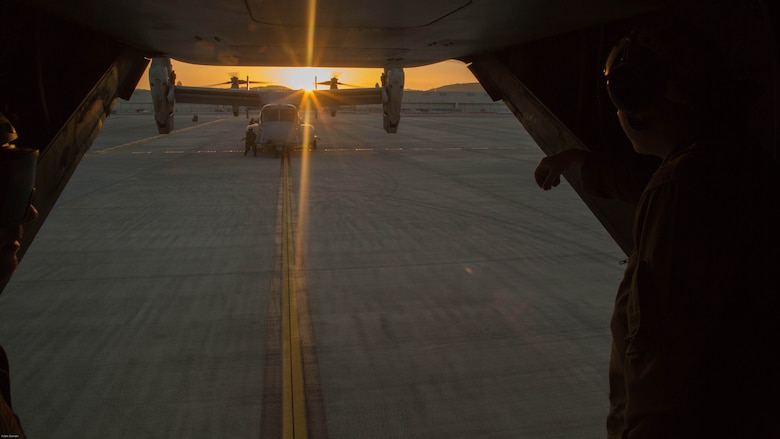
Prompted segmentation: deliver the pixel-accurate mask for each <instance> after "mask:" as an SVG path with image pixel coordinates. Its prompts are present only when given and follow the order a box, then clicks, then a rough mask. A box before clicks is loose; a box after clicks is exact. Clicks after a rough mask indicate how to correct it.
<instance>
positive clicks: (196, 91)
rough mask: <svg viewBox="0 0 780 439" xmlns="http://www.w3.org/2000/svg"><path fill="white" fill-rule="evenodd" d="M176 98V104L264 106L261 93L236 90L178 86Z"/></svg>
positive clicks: (175, 92)
mask: <svg viewBox="0 0 780 439" xmlns="http://www.w3.org/2000/svg"><path fill="white" fill-rule="evenodd" d="M174 96H175V100H176V102H180V103H186V104H210V105H234V106H239V107H260V106H262V105H263V99H262V94H261V93H260V92H257V91H254V90H242V89H235V88H222V89H220V88H208V87H185V86H176V87H175V88H174Z"/></svg>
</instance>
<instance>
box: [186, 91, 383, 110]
mask: <svg viewBox="0 0 780 439" xmlns="http://www.w3.org/2000/svg"><path fill="white" fill-rule="evenodd" d="M174 96H175V100H176V102H179V103H188V104H212V105H232V106H240V107H252V108H257V107H262V106H263V105H265V104H272V103H280V104H295V105H298V106H300V105H302V104H303V103H304V102H305V101H309V102H310V103H311V104H312V105H315V106H318V107H334V106H341V105H369V104H381V103H382V90H381V89H379V88H356V89H344V90H313V91H310V92H305V91H303V90H292V91H289V92H286V91H260V90H242V89H233V88H227V89H219V88H208V87H185V86H175V87H174Z"/></svg>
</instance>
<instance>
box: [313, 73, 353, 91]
mask: <svg viewBox="0 0 780 439" xmlns="http://www.w3.org/2000/svg"><path fill="white" fill-rule="evenodd" d="M339 75H341V73H340V72H333V76H332V77H331V78H330V80H328V81H319V82H317V77H316V76H315V77H314V85H328V86H330V88H331V89H337V88H339V85H343V86H346V87H360V86H359V85H353V84H346V83H344V82H341V81H339Z"/></svg>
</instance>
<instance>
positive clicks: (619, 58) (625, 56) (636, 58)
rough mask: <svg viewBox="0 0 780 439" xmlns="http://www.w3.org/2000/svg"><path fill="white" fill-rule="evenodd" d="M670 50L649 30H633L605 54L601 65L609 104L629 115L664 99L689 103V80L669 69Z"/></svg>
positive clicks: (671, 67)
mask: <svg viewBox="0 0 780 439" xmlns="http://www.w3.org/2000/svg"><path fill="white" fill-rule="evenodd" d="M670 58H673V56H670V48H669V47H668V45H666V44H665V43H664V42H662V41H661V40H660V39H659V38H658V37H657V36H655V35H654V34H653V32H651V31H647V30H640V31H636V30H635V31H633V32H631V34H629V35H628V36H626V37H624V38H623V39H621V40H620V41H619V42H618V43H617V44H616V45H615V46H614V47H613V48H612V51H611V52H610V53H609V56H608V57H607V61H606V63H605V65H604V77H605V78H606V86H607V93H608V94H609V98H610V100H611V101H612V104H613V105H614V106H615V107H616V108H617V109H618V110H621V111H622V112H624V113H627V114H632V113H636V112H637V111H639V110H641V109H642V107H644V106H646V105H648V104H652V103H656V102H659V101H661V100H664V99H665V100H667V101H670V102H672V103H676V104H687V103H689V99H688V98H689V96H688V95H687V94H688V91H689V89H690V81H689V80H688V78H685V76H686V75H684V74H682V72H679V71H677V70H678V69H676V68H674V67H673V66H672V62H671V60H670Z"/></svg>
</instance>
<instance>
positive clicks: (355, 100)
mask: <svg viewBox="0 0 780 439" xmlns="http://www.w3.org/2000/svg"><path fill="white" fill-rule="evenodd" d="M311 100H312V102H313V103H314V104H315V105H318V106H321V107H337V106H340V105H370V104H381V103H382V89H380V88H352V89H343V90H341V89H339V90H314V91H312V92H311Z"/></svg>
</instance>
